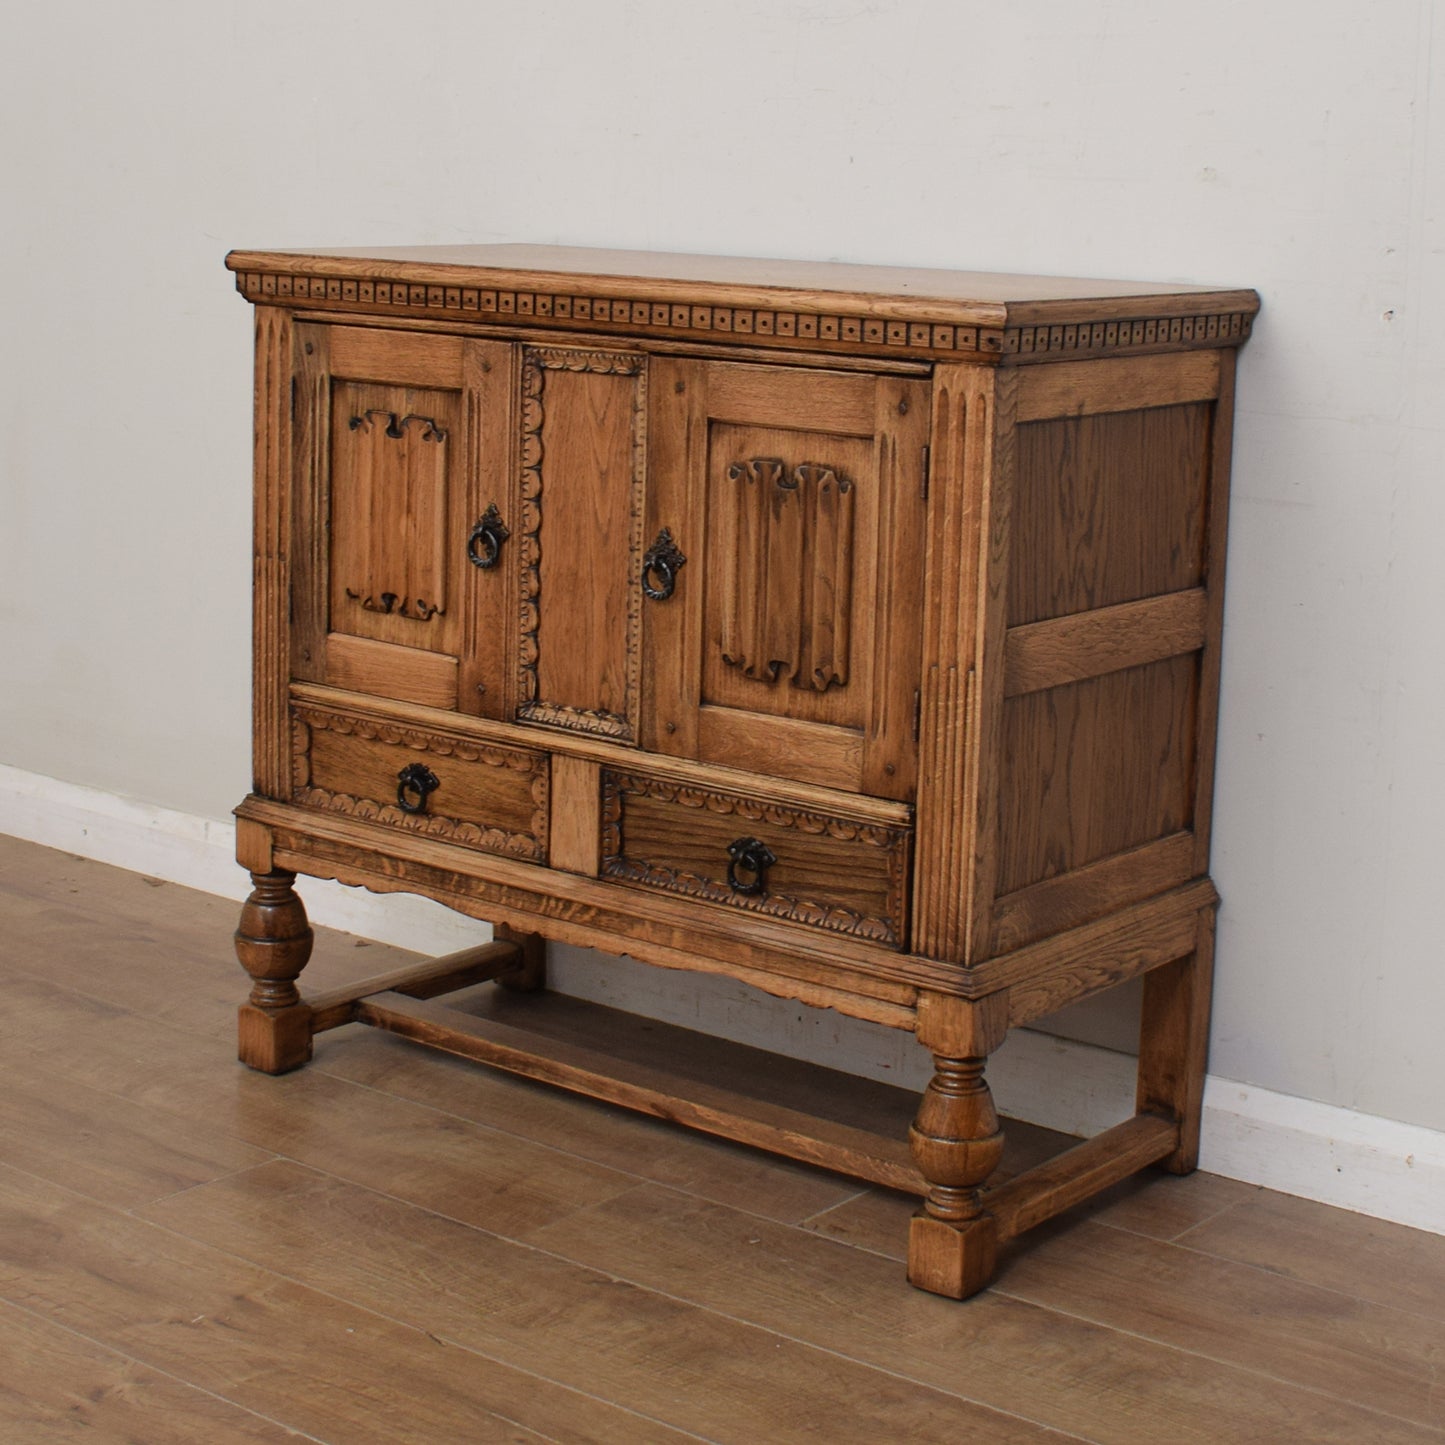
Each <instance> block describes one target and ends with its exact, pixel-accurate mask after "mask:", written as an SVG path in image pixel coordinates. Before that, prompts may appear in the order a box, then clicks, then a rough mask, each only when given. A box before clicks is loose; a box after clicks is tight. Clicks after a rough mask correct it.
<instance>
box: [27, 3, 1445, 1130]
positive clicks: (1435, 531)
mask: <svg viewBox="0 0 1445 1445" xmlns="http://www.w3.org/2000/svg"><path fill="white" fill-rule="evenodd" d="M1442 29H1445V19H1442V12H1441V10H1440V8H1439V7H1437V6H1435V5H1433V4H1431V3H1429V0H1425V3H1415V0H1383V3H1377V4H1370V5H1360V4H1349V5H1345V4H1342V3H1339V0H1328V3H1323V4H1306V3H1303V0H1299V3H1278V0H1274V3H1271V0H1250V3H1238V0H1226V3H1215V4H1211V5H1207V6H1200V5H1189V6H1183V5H1160V4H1158V3H1157V0H1152V3H1150V0H1137V3H1136V0H1127V3H1126V0H1068V3H1064V0H1056V3H1035V4H1031V5H1027V6H1006V5H999V4H997V3H995V0H991V3H987V4H981V3H980V4H975V3H948V0H894V3H864V0H851V3H849V0H689V3H687V4H677V3H675V0H598V3H589V4H582V3H576V4H569V3H561V0H531V3H529V4H528V5H526V6H517V5H503V4H499V3H495V0H481V3H461V0H456V3H435V0H433V3H426V0H422V3H413V4H411V5H409V6H407V7H405V8H404V9H398V8H397V7H395V6H391V5H381V4H377V3H374V0H349V3H345V4H342V3H339V0H311V3H304V4H296V3H288V4H278V3H269V0H260V3H252V4H247V5H244V6H242V5H230V6H218V5H194V4H183V3H179V0H176V3H164V0H132V3H129V4H125V5H118V6H113V7H97V6H93V5H80V4H76V3H73V0H72V3H53V4H48V5H45V6H25V7H20V6H14V7H10V13H9V14H8V16H7V36H6V45H5V46H4V49H3V54H0V116H3V134H4V135H5V137H6V144H5V146H4V147H3V154H0V176H3V182H0V196H3V198H4V200H3V206H4V211H5V223H4V225H3V228H0V247H3V253H4V265H3V275H4V277H5V281H6V285H5V302H4V340H3V343H0V373H3V379H0V396H3V398H4V411H3V415H0V489H3V492H0V503H3V505H0V579H3V580H0V638H3V642H0V762H4V763H8V764H11V765H14V766H16V767H19V768H24V769H28V770H31V771H34V772H37V773H41V774H46V775H49V776H52V777H56V778H61V779H65V780H69V781H72V782H76V783H83V784H88V785H91V786H94V787H98V788H101V789H104V790H107V791H111V792H115V793H120V794H126V795H130V796H133V797H136V798H140V799H144V800H148V801H151V802H154V803H159V804H164V805H168V806H170V807H174V808H179V809H183V810H186V811H189V812H193V813H197V814H201V815H205V816H210V817H222V816H224V815H225V813H226V812H227V810H228V809H229V808H230V807H231V806H232V805H233V804H234V803H235V802H236V801H237V800H238V799H239V797H240V796H241V794H242V793H243V792H244V790H245V787H246V783H247V774H248V761H247V758H248V743H247V737H246V726H247V717H248V705H247V688H248V646H249V644H248V635H247V627H248V610H247V599H246V592H247V587H248V582H249V556H248V535H247V533H248V496H247V492H248V486H249V456H248V449H249V434H250V420H249V415H248V395H249V364H250V358H249V348H250V342H249V335H250V332H249V328H250V308H249V307H247V306H246V305H244V304H243V303H242V302H241V300H240V299H239V298H238V297H237V296H236V295H235V294H234V293H233V291H232V290H231V283H230V278H229V277H228V276H227V275H226V274H225V273H224V272H223V270H222V269H221V257H222V254H223V253H224V251H225V250H226V249H227V248H228V247H230V246H234V245H248V246H267V245H277V246H284V245H298V246H304V245H308V244H318V245H324V244H343V245H344V244H355V245H362V244H370V243H375V244H390V243H402V242H447V241H504V240H535V241H562V242H569V243H578V244H589V243H590V244H600V245H622V246H637V247H656V248H671V249H677V250H693V251H718V252H731V253H752V254H774V255H779V256H800V257H810V258H840V259H847V260H859V261H878V262H892V263H905V264H922V265H943V266H948V265H961V266H968V267H977V268H997V269H1012V270H1036V271H1042V272H1060V273H1074V274H1084V275H1089V274H1094V275H1103V276H1123V277H1128V278H1133V279H1143V278H1157V279H1163V280H1186V281H1208V282H1219V283H1228V284H1241V285H1253V286H1256V287H1258V288H1259V290H1260V291H1261V292H1262V293H1263V295H1264V312H1263V314H1262V316H1261V319H1260V322H1259V325H1258V329H1257V332H1256V335H1255V339H1254V340H1253V341H1252V342H1251V343H1250V345H1249V346H1248V347H1247V348H1246V350H1245V353H1244V357H1243V362H1242V368H1241V378H1240V397H1241V404H1240V408H1239V417H1238V430H1237V442H1236V469H1235V478H1236V504H1235V511H1234V517H1233V527H1232V537H1231V547H1232V559H1231V564H1230V565H1231V578H1230V586H1231V596H1230V603H1229V609H1228V617H1227V631H1226V660H1225V678H1224V723H1223V728H1222V733H1221V739H1220V747H1221V760H1220V769H1219V779H1218V803H1217V812H1216V836H1217V841H1216V874H1217V877H1218V878H1219V881H1220V884H1221V888H1222V891H1223V893H1224V896H1225V907H1224V912H1223V915H1222V921H1221V933H1220V959H1219V969H1220V984H1219V996H1218V1003H1217V1008H1216V1017H1215V1036H1214V1054H1213V1059H1212V1063H1211V1068H1212V1071H1213V1072H1215V1073H1217V1074H1221V1075H1224V1076H1226V1077H1228V1078H1232V1079H1237V1080H1242V1081H1247V1082H1251V1083H1256V1084H1260V1085H1263V1086H1265V1087H1267V1088H1270V1089H1274V1090H1277V1091H1280V1092H1283V1093H1287V1094H1293V1095H1298V1096H1303V1097H1307V1098H1312V1099H1317V1100H1322V1101H1326V1102H1329V1103H1334V1104H1340V1105H1344V1106H1346V1107H1350V1108H1355V1109H1360V1110H1363V1111H1366V1112H1368V1113H1373V1114H1379V1115H1385V1116H1388V1117H1391V1118H1395V1119H1401V1120H1408V1121H1413V1122H1417V1123H1421V1124H1426V1125H1430V1126H1432V1127H1435V1128H1445V1074H1442V1069H1445V1066H1442V1062H1441V1060H1442V1053H1441V1051H1440V1050H1439V1049H1438V1046H1437V1043H1436V1032H1437V1027H1438V1020H1439V1019H1440V1018H1441V1017H1442V1016H1445V966H1442V964H1445V960H1442V957H1441V955H1442V945H1441V939H1442V938H1445V903H1442V899H1445V888H1442V887H1441V886H1440V883H1439V882H1438V876H1437V875H1438V874H1439V872H1440V870H1441V852H1442V849H1441V843H1440V826H1439V817H1440V813H1441V802H1442V799H1445V749H1442V748H1441V746H1440V740H1441V728H1442V721H1441V720H1442V717H1445V647H1442V645H1441V643H1440V639H1439V629H1440V624H1441V619H1442V617H1445V568H1442V567H1441V566H1440V563H1439V560H1438V556H1439V549H1440V540H1439V539H1440V538H1441V537H1442V536H1445V485H1442V479H1445V430H1442V427H1445V420H1442V412H1445V409H1442V406H1441V397H1442V395H1445V324H1442V323H1445V262H1442V255H1445V223H1442V202H1445V179H1442V178H1445V164H1442V162H1445V128H1442V126H1445V101H1442V96H1445V84H1442V82H1445V65H1442V54H1445V35H1442V33H1441V31H1442ZM1432 79H1433V81H1434V94H1433V97H1432V94H1431V84H1430V83H1431V81H1432ZM0 827H3V819H0ZM1126 1012H1127V1010H1126V1006H1125V1005H1120V1004H1116V1003H1114V1002H1112V1001H1111V1002H1109V1003H1108V1004H1107V1005H1105V1006H1103V1007H1102V1008H1100V1007H1095V1008H1093V1009H1092V1010H1090V1011H1088V1012H1087V1013H1086V1014H1085V1015H1084V1016H1082V1017H1078V1016H1076V1017H1075V1018H1074V1019H1073V1020H1072V1021H1066V1022H1065V1023H1064V1024H1063V1025H1062V1026H1063V1027H1065V1028H1067V1029H1069V1030H1070V1031H1073V1032H1079V1033H1083V1034H1085V1035H1089V1036H1095V1037H1104V1038H1115V1037H1119V1036H1121V1034H1122V1033H1123V1032H1125V1031H1126V1029H1127V1017H1126Z"/></svg>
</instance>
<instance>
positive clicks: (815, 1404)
mask: <svg viewBox="0 0 1445 1445" xmlns="http://www.w3.org/2000/svg"><path fill="white" fill-rule="evenodd" d="M145 1213H146V1217H147V1218H149V1219H153V1220H157V1221H160V1222H163V1223H164V1224H166V1225H167V1227H169V1228H171V1229H173V1230H176V1231H177V1232H179V1233H183V1234H185V1235H186V1236H187V1237H188V1238H195V1239H201V1240H206V1241H209V1242H212V1243H215V1244H217V1245H218V1246H220V1247H223V1248H226V1249H229V1250H232V1251H234V1252H236V1253H238V1254H240V1255H242V1256H244V1257H246V1258H249V1259H253V1260H260V1259H265V1261H266V1262H267V1265H268V1267H270V1268H272V1269H275V1270H278V1271H280V1272H282V1273H284V1274H287V1275H290V1276H293V1277H295V1276H299V1275H304V1276H305V1278H306V1279H307V1280H309V1281H311V1282H312V1283H313V1284H315V1285H316V1286H317V1287H318V1288H320V1289H322V1290H324V1291H325V1292H326V1293H327V1294H329V1295H333V1296H335V1297H337V1298H341V1299H345V1300H348V1301H351V1302H353V1303H357V1304H360V1305H362V1306H363V1307H365V1308H369V1309H375V1310H378V1311H384V1312H386V1313H387V1314H389V1315H392V1316H393V1317H395V1318H398V1319H401V1320H403V1321H406V1322H412V1323H418V1324H420V1323H421V1322H423V1321H424V1322H425V1325H424V1327H425V1328H426V1329H428V1330H430V1331H432V1332H434V1333H438V1334H440V1335H442V1336H443V1337H444V1338H446V1339H448V1340H452V1341H455V1342H457V1343H460V1344H462V1345H465V1346H467V1347H468V1348H471V1349H473V1350H475V1351H477V1352H478V1353H481V1354H485V1355H487V1356H488V1357H489V1358H493V1359H500V1360H503V1361H508V1362H512V1363H523V1362H525V1363H526V1364H527V1366H528V1367H529V1368H532V1369H535V1370H537V1371H539V1372H541V1373H542V1374H545V1375H547V1376H549V1377H555V1376H556V1375H557V1374H558V1373H560V1372H566V1373H567V1375H568V1377H569V1378H570V1379H571V1380H572V1381H573V1382H574V1383H576V1384H577V1385H578V1386H579V1387H580V1388H582V1389H584V1390H587V1391H589V1392H592V1393H596V1394H605V1395H606V1396H607V1397H608V1398H610V1399H613V1400H618V1401H620V1402H622V1403H624V1404H626V1405H627V1406H628V1407H629V1408H632V1409H635V1410H637V1411H639V1412H640V1413H642V1414H644V1415H647V1416H649V1417H651V1418H657V1419H663V1420H665V1421H667V1423H669V1424H671V1425H673V1426H675V1427H677V1428H679V1429H683V1430H687V1431H692V1432H696V1433H698V1434H705V1435H706V1436H707V1438H709V1439H713V1440H718V1441H731V1442H738V1445H750V1442H754V1441H760V1440H766V1441H778V1442H783V1441H794V1440H813V1439H821V1440H829V1441H835V1440H849V1441H851V1440H935V1439H936V1440H942V1439H958V1438H982V1439H987V1440H990V1441H998V1442H1012V1441H1039V1440H1046V1439H1058V1438H1060V1436H1058V1435H1057V1434H1056V1433H1055V1432H1052V1431H1048V1430H1044V1429H1041V1428H1040V1427H1038V1426H1037V1425H1033V1424H1030V1423H1028V1422H1027V1421H1024V1420H1018V1419H1011V1418H1009V1417H1008V1416H1007V1415H1004V1414H1000V1413H999V1412H997V1411H993V1410H989V1409H985V1408H984V1407H982V1406H979V1405H976V1404H973V1403H971V1402H969V1401H967V1400H965V1399H961V1398H959V1396H958V1395H957V1394H955V1393H953V1392H950V1391H945V1390H935V1389H930V1388H927V1387H920V1386H918V1385H916V1384H913V1383H911V1382H910V1381H908V1380H906V1379H898V1378H894V1377H891V1376H887V1375H883V1374H880V1373H879V1372H878V1371H875V1370H871V1369H869V1368H867V1367H866V1366H861V1365H859V1364H856V1363H855V1362H853V1361H850V1360H844V1359H841V1358H839V1357H838V1356H837V1355H835V1354H832V1353H830V1352H827V1351H824V1350H818V1349H814V1348H812V1347H810V1346H808V1345H805V1344H800V1343H798V1342H796V1341H794V1340H792V1339H790V1338H788V1337H786V1336H785V1335H780V1334H778V1333H775V1332H772V1331H768V1330H765V1329H761V1328H759V1327H757V1326H756V1325H752V1324H747V1323H744V1322H742V1321H739V1320H732V1319H727V1318H724V1317H723V1316H721V1315H718V1314H716V1313H713V1312H711V1311H709V1310H706V1309H699V1308H697V1307H695V1306H692V1305H689V1304H686V1303H684V1302H682V1301H680V1300H678V1299H674V1298H671V1297H669V1296H668V1295H666V1294H662V1293H658V1292H656V1291H651V1290H646V1289H639V1288H637V1287H635V1286H633V1285H629V1284H626V1283H623V1282H621V1281H619V1280H617V1279H614V1278H612V1277H610V1276H609V1275H607V1274H605V1273H602V1272H599V1271H595V1270H590V1269H585V1268H581V1267H579V1266H577V1265H575V1264H571V1263H568V1262H566V1261H563V1260H559V1259H554V1258H552V1257H550V1256H548V1255H546V1254H542V1253H539V1252H538V1251H536V1250H533V1249H531V1248H528V1247H526V1246H523V1245H519V1244H517V1243H514V1242H512V1241H508V1240H504V1239H500V1238H497V1237H494V1236H492V1235H489V1234H486V1233H483V1232H481V1231H478V1230H476V1229H473V1228H470V1227H468V1226H465V1225H462V1224H459V1223H457V1222H456V1221H454V1220H450V1219H444V1218H440V1217H438V1216H437V1215H434V1214H431V1213H429V1212H426V1211H423V1210H419V1209H417V1208H416V1207H414V1206H411V1205H407V1204H403V1203H402V1202H400V1201H399V1200H396V1199H392V1198H385V1197H381V1196H378V1195H377V1194H375V1193H372V1192H370V1191H367V1190H364V1189H360V1188H358V1187H357V1186H355V1185H351V1184H345V1183H342V1182H340V1181H338V1180H336V1179H334V1178H330V1177H328V1176H326V1175H322V1174H317V1173H314V1172H311V1171H306V1170H302V1169H299V1168H297V1167H296V1166H295V1165H291V1164H285V1163H276V1164H268V1165H263V1166H261V1167H259V1168H257V1169H254V1170H248V1171H247V1172H245V1173H244V1174H238V1175H233V1176H231V1177H230V1178H229V1179H227V1180H224V1181H219V1182H218V1183H217V1184H216V1185H215V1186H214V1187H201V1188H197V1189H193V1190H190V1191H189V1192H187V1193H186V1194H184V1195H178V1196H175V1197H173V1198H171V1199H168V1200H164V1201H162V1202H161V1203H159V1204H157V1205H154V1206H152V1207H150V1208H149V1209H147V1210H146V1211H145ZM1064 1438H1067V1437H1064Z"/></svg>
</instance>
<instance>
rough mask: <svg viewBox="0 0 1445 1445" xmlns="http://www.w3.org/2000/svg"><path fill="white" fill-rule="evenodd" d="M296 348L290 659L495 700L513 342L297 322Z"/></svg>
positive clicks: (504, 677)
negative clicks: (484, 527)
mask: <svg viewBox="0 0 1445 1445" xmlns="http://www.w3.org/2000/svg"><path fill="white" fill-rule="evenodd" d="M295 351H296V357H295V362H296V387H295V413H296V427H295V458H296V477H297V486H296V491H297V512H296V532H297V537H298V548H297V559H296V567H295V570H294V577H293V598H294V601H295V606H294V608H293V611H294V613H295V616H296V628H295V635H294V639H293V650H292V673H293V675H294V676H295V677H298V678H303V679H306V680H310V681H315V682H326V683H330V684H332V685H334V686H338V687H345V688H349V689H352V690H354V691H358V692H368V693H373V694H376V695H378V696H382V697H391V698H397V699H399V700H401V701H404V702H417V703H424V704H426V705H429V706H432V707H445V708H456V709H458V710H460V711H463V712H469V713H477V714H480V715H482V716H486V717H503V716H506V714H507V707H508V702H509V692H510V688H509V684H510V680H511V679H510V671H511V670H510V668H509V667H508V666H507V663H506V659H507V658H508V657H509V655H510V654H511V651H512V649H511V648H509V646H508V630H509V629H508V624H509V623H510V622H511V620H512V614H513V609H512V608H511V607H510V606H509V605H508V594H509V588H508V586H507V572H508V568H507V563H508V560H509V559H508V557H507V554H506V552H505V548H504V546H503V545H502V544H501V543H499V542H498V541H497V540H496V539H498V538H500V537H501V536H502V535H503V534H504V533H505V531H506V525H505V521H504V518H505V516H506V514H507V513H509V512H511V511H512V509H513V508H512V497H511V494H510V473H511V468H510V466H509V460H510V438H511V435H512V429H511V426H510V410H511V395H512V350H511V348H510V347H508V346H507V345H505V344H503V343H497V342H486V341H467V340H463V339H461V338H459V337H451V336H429V335H419V334H416V333H409V332H388V331H383V330H367V329H363V328H359V327H341V326H337V327H327V326H313V325H300V326H298V327H297V328H296V347H295ZM484 517H487V518H488V519H490V521H491V525H493V527H497V526H500V531H493V532H492V533H491V536H490V540H488V539H484V538H478V537H476V536H474V529H475V528H477V527H478V526H479V525H480V523H481V521H482V519H483V518H484ZM499 548H500V550H499ZM473 564H476V565H473ZM482 564H485V565H482Z"/></svg>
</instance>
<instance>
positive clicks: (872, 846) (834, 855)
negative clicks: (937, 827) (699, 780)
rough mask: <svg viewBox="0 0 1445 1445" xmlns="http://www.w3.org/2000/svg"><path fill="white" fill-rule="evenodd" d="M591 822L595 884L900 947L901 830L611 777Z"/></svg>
mask: <svg viewBox="0 0 1445 1445" xmlns="http://www.w3.org/2000/svg"><path fill="white" fill-rule="evenodd" d="M602 810H603V814H602V876H603V877H604V878H615V879H617V880H619V881H621V882H624V883H629V884H633V885H636V886H638V887H642V888H656V889H660V890H662V891H664V892H667V893H680V894H683V895H684V896H686V897H690V898H698V899H702V900H704V901H706V902H709V903H720V904H724V905H726V906H728V907H731V908H739V909H744V910H747V911H748V912H752V913H763V914H768V915H771V916H772V917H775V918H783V919H787V920H789V921H790V922H794V923H806V924H809V925H811V926H813V927H815V928H825V929H829V930H831V931H833V932H836V933H846V934H851V935H853V936H854V937H856V938H865V939H870V940H873V941H874V942H877V943H882V944H885V945H887V946H888V947H890V948H902V947H903V946H904V943H905V941H906V938H907V916H906V913H907V895H908V861H909V845H910V842H911V838H912V833H911V829H910V828H909V827H908V826H907V824H906V823H904V822H902V821H901V820H900V821H899V822H897V823H889V822H886V821H880V820H860V819H858V818H850V817H847V816H845V815H844V814H843V813H841V812H840V813H828V812H822V811H814V810H810V809H809V808H806V807H802V806H797V805H794V804H791V803H778V802H770V801H764V800H762V799H758V798H750V797H747V796H744V795H742V794H736V793H728V792H722V791H718V790H714V789H707V788H701V787H694V786H690V785H686V784H681V783H675V782H670V781H666V780H663V779H659V778H652V777H647V776H644V775H641V774H635V773H624V772H618V771H615V770H613V769H611V768H604V769H603V770H602ZM899 811H900V815H901V814H902V812H903V810H899Z"/></svg>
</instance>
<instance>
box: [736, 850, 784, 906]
mask: <svg viewBox="0 0 1445 1445" xmlns="http://www.w3.org/2000/svg"><path fill="white" fill-rule="evenodd" d="M777 861H778V855H777V854H776V853H774V852H773V850H772V849H771V848H769V847H768V845H767V844H766V843H764V842H763V840H762V839H761V838H738V839H736V840H735V841H734V842H732V843H729V844H728V887H730V888H731V889H732V890H733V892H734V893H742V894H746V895H747V896H749V897H756V896H757V895H758V894H759V893H766V892H767V891H768V869H769V868H771V867H772V866H773V864H774V863H776V862H777ZM740 874H747V875H750V876H748V877H740V876H739V875H740Z"/></svg>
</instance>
